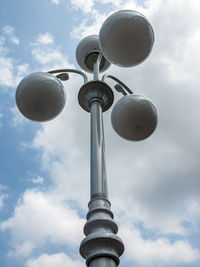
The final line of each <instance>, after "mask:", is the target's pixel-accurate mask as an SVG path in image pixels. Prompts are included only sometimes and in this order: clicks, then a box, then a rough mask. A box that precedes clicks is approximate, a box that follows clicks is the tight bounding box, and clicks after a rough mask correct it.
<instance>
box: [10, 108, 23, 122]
mask: <svg viewBox="0 0 200 267" xmlns="http://www.w3.org/2000/svg"><path fill="white" fill-rule="evenodd" d="M10 112H11V114H12V120H11V124H12V126H14V127H16V126H20V125H23V124H24V123H25V122H26V119H25V117H24V116H23V115H22V114H21V112H20V111H19V109H18V108H17V106H16V105H15V106H14V107H11V108H10Z"/></svg>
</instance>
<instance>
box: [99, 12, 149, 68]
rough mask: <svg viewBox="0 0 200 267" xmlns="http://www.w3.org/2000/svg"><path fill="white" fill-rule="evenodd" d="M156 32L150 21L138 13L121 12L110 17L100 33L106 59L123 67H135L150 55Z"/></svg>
mask: <svg viewBox="0 0 200 267" xmlns="http://www.w3.org/2000/svg"><path fill="white" fill-rule="evenodd" d="M153 43H154V32H153V28H152V26H151V24H150V23H149V22H148V20H147V19H146V18H145V16H143V15H142V14H140V13H139V12H137V11H133V10H121V11H119V12H116V13H114V14H112V15H111V16H109V17H108V18H107V19H106V20H105V22H104V23H103V24H102V26H101V29H100V32H99V44H100V48H101V51H102V53H103V55H104V56H105V58H107V60H108V61H110V62H111V63H112V64H115V65H118V66H121V67H133V66H135V65H137V64H139V63H141V62H143V61H144V60H145V59H146V58H147V57H148V55H149V54H150V52H151V50H152V47H153Z"/></svg>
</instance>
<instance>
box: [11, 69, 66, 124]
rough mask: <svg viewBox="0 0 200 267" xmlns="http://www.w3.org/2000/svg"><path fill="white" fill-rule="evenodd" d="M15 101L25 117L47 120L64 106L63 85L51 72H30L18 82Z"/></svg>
mask: <svg viewBox="0 0 200 267" xmlns="http://www.w3.org/2000/svg"><path fill="white" fill-rule="evenodd" d="M16 103H17V107H18V109H19V110H20V111H21V113H22V114H23V115H24V116H25V117H26V118H28V119H30V120H33V121H39V122H44V121H48V120H51V119H53V118H55V117H56V116H57V115H58V114H59V113H60V112H61V111H62V110H63V108H64V105H65V91H64V87H63V85H62V83H61V82H60V80H59V79H58V78H56V77H55V76H53V75H52V74H49V73H45V72H35V73H32V74H29V75H27V76H26V77H25V78H24V79H23V80H22V81H21V82H20V83H19V85H18V87H17V91H16Z"/></svg>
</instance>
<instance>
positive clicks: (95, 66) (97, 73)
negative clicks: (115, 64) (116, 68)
mask: <svg viewBox="0 0 200 267" xmlns="http://www.w3.org/2000/svg"><path fill="white" fill-rule="evenodd" d="M101 59H102V54H101V53H99V55H98V58H97V61H96V62H95V63H94V70H93V73H94V80H95V81H97V80H98V79H99V67H100V63H101Z"/></svg>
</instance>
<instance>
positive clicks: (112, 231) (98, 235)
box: [80, 100, 124, 267]
mask: <svg viewBox="0 0 200 267" xmlns="http://www.w3.org/2000/svg"><path fill="white" fill-rule="evenodd" d="M90 113H91V162H90V164H91V175H90V176H91V177H90V181H91V200H90V202H89V204H88V207H89V211H88V214H87V222H86V224H85V227H84V233H85V235H86V237H85V238H84V239H83V241H82V242H81V245H80V254H81V255H82V256H83V257H84V258H85V259H86V264H87V266H88V267H117V266H118V264H119V257H120V256H121V255H122V253H123V251H124V245H123V242H122V240H121V239H120V238H119V237H118V236H117V235H116V234H117V232H118V227H117V224H116V223H115V222H114V220H113V213H112V211H111V204H110V202H109V200H108V193H107V181H106V168H105V147H104V131H103V116H102V107H101V102H100V101H98V100H94V101H93V102H92V103H91V110H90Z"/></svg>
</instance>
